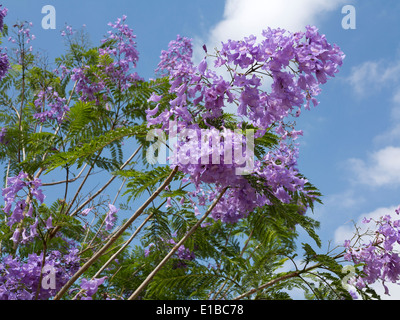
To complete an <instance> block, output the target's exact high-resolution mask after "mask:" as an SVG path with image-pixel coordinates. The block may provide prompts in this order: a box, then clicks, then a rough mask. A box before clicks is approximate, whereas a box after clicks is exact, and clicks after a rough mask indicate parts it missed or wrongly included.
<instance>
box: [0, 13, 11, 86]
mask: <svg viewBox="0 0 400 320" xmlns="http://www.w3.org/2000/svg"><path fill="white" fill-rule="evenodd" d="M1 7H2V5H0V32H2V31H3V28H4V18H5V16H6V15H7V12H8V9H7V8H3V9H1ZM8 69H10V63H9V61H8V56H7V54H5V53H0V80H1V79H3V78H4V76H5V75H6V74H7V72H8Z"/></svg>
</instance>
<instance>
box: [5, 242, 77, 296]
mask: <svg viewBox="0 0 400 320" xmlns="http://www.w3.org/2000/svg"><path fill="white" fill-rule="evenodd" d="M42 261H43V253H41V254H39V255H38V254H36V253H32V254H29V255H28V257H27V259H26V260H24V261H22V260H20V259H19V258H18V257H12V256H11V255H9V256H3V257H2V258H1V259H0V300H34V299H36V291H37V289H38V288H40V290H39V294H38V299H39V300H47V299H49V298H51V297H54V296H55V295H56V293H57V292H58V291H59V290H60V289H61V288H62V287H63V286H64V284H65V283H67V281H68V280H69V279H70V277H71V276H72V275H73V274H74V273H75V272H76V271H77V270H78V269H79V256H78V250H76V249H70V250H68V251H67V252H65V255H63V254H62V253H61V252H59V251H51V252H50V253H48V254H47V256H46V257H45V265H44V266H43V268H42ZM42 272H43V274H42V276H41V273H42ZM46 276H47V277H50V278H53V280H54V281H53V284H54V285H55V287H52V286H49V287H45V286H44V285H43V282H44V281H45V280H46V279H45V277H46ZM40 280H41V281H42V282H41V283H40V282H39V281H40Z"/></svg>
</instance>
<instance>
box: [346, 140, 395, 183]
mask: <svg viewBox="0 0 400 320" xmlns="http://www.w3.org/2000/svg"><path fill="white" fill-rule="evenodd" d="M349 164H350V167H351V168H352V170H353V171H354V172H355V174H356V177H357V180H356V181H355V182H356V183H362V184H366V185H369V186H378V187H380V186H385V185H389V184H390V185H399V184H400V148H397V147H393V146H389V147H386V148H383V149H380V150H378V151H376V152H374V153H372V154H371V155H370V157H369V159H368V160H367V161H365V160H361V159H356V158H352V159H350V160H349Z"/></svg>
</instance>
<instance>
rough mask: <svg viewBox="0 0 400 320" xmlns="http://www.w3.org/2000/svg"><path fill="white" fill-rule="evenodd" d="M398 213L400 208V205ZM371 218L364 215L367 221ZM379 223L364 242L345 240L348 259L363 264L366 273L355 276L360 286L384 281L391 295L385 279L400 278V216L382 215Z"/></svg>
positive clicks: (387, 280)
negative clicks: (369, 238) (396, 217)
mask: <svg viewBox="0 0 400 320" xmlns="http://www.w3.org/2000/svg"><path fill="white" fill-rule="evenodd" d="M396 213H397V214H399V213H400V210H399V209H397V210H396ZM371 220H372V219H364V221H363V222H364V223H366V224H368V223H370V222H371ZM374 222H375V223H376V231H375V235H374V239H373V240H371V241H369V242H368V243H365V244H362V245H361V246H356V247H355V246H353V245H352V244H351V241H350V240H347V241H346V242H345V247H346V255H345V259H346V260H347V261H351V262H353V263H354V264H362V265H363V269H362V272H363V274H362V275H360V276H358V277H356V278H354V279H353V281H352V283H351V284H352V285H354V286H355V287H356V288H357V289H360V290H362V289H364V288H365V287H366V285H369V284H373V283H376V282H378V281H381V282H382V284H383V286H384V288H385V294H388V295H389V289H388V287H387V286H386V285H385V282H386V283H397V282H398V281H399V280H400V255H399V254H398V253H397V252H398V245H399V244H400V220H395V219H393V217H391V216H390V215H386V216H382V217H380V219H379V220H377V221H374Z"/></svg>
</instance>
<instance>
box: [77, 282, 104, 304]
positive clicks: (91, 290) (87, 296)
mask: <svg viewBox="0 0 400 320" xmlns="http://www.w3.org/2000/svg"><path fill="white" fill-rule="evenodd" d="M106 279H107V277H102V278H98V279H92V280H87V279H82V280H81V289H83V290H84V291H83V293H80V294H79V299H80V300H92V299H93V298H92V297H93V295H94V294H95V293H96V292H97V290H98V289H99V286H101V285H102V284H103V283H104V281H105V280H106Z"/></svg>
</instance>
